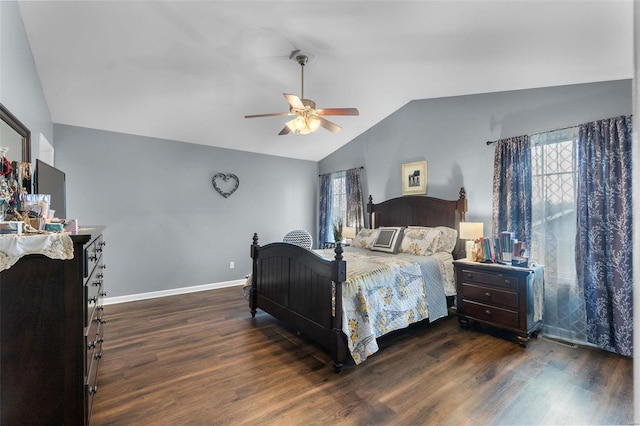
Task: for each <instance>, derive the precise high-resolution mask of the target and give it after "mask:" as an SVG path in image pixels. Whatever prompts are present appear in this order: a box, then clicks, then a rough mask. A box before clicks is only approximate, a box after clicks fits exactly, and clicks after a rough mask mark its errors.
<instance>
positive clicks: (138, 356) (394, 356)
mask: <svg viewBox="0 0 640 426" xmlns="http://www.w3.org/2000/svg"><path fill="white" fill-rule="evenodd" d="M105 317H106V319H107V320H108V323H107V324H106V331H105V342H104V346H103V357H102V360H101V362H100V370H99V373H98V393H97V394H96V397H95V402H94V406H93V416H92V425H94V426H99V425H134V424H135V425H181V424H196V425H238V424H260V425H269V424H274V425H275V424H277V425H280V424H287V425H289V424H291V425H296V424H304V425H329V424H331V425H343V424H344V425H371V424H381V425H435V424H437V425H466V424H473V425H484V424H491V425H498V424H510V425H513V424H631V423H632V421H633V407H632V360H631V359H630V358H623V357H620V356H617V355H615V354H611V353H608V352H604V351H600V350H597V349H592V348H583V347H580V348H571V347H568V346H565V345H562V344H558V343H554V342H551V341H548V340H546V339H544V338H538V339H533V340H532V341H531V342H530V343H529V345H528V347H527V348H526V349H523V348H521V347H520V346H518V345H517V344H516V343H514V342H513V341H512V340H510V336H509V335H502V334H500V333H498V332H494V331H492V330H490V329H477V328H471V329H468V330H463V329H461V328H460V327H459V325H458V321H457V319H456V317H455V316H454V315H451V316H449V317H448V318H443V319H441V320H438V321H436V322H434V323H433V324H419V325H417V326H413V327H410V328H409V329H407V330H404V331H401V332H396V333H394V334H392V335H389V336H387V337H385V338H384V339H381V342H380V346H381V350H380V351H379V352H378V353H376V354H374V355H373V356H371V357H370V358H368V359H367V360H366V361H365V362H364V363H362V364H360V365H359V366H357V367H354V366H347V367H345V369H344V370H343V372H342V374H340V375H337V374H335V373H334V371H333V368H332V366H331V362H330V359H329V357H328V356H327V355H326V354H325V353H324V352H323V351H321V350H320V349H318V348H317V347H315V346H314V345H312V344H310V343H308V342H307V341H306V340H305V339H304V337H300V336H297V335H296V334H295V332H294V331H292V330H289V329H286V328H284V326H283V325H282V323H280V322H279V321H277V320H275V319H274V318H272V317H271V316H269V315H268V314H265V313H264V312H261V311H260V312H258V314H257V315H256V318H255V319H252V318H251V315H250V313H249V308H248V304H247V302H246V301H245V300H244V298H243V297H242V291H241V289H240V288H239V287H230V288H225V289H220V290H211V291H204V292H199V293H190V294H185V295H180V296H172V297H165V298H159V299H151V300H146V301H140V302H130V303H123V304H118V305H108V306H106V307H105ZM483 331H488V333H487V332H483Z"/></svg>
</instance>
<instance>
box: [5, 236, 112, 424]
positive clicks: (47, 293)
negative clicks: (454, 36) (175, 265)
mask: <svg viewBox="0 0 640 426" xmlns="http://www.w3.org/2000/svg"><path fill="white" fill-rule="evenodd" d="M103 231H104V227H93V228H81V229H80V231H79V232H78V233H77V234H72V235H71V238H72V240H73V250H74V252H73V253H74V254H73V256H74V257H73V259H70V260H54V259H50V258H48V257H46V256H43V255H39V254H31V255H27V256H24V257H22V258H20V260H18V262H17V263H16V264H15V265H13V266H12V267H10V268H9V269H5V270H4V271H2V272H0V424H2V425H83V424H89V420H90V418H91V406H92V402H93V396H94V394H95V393H96V391H97V385H96V378H97V373H98V364H99V362H100V357H101V356H102V336H103V333H104V327H103V326H104V322H105V321H104V319H103V315H102V313H103V309H102V307H103V303H102V301H103V298H104V296H105V295H106V293H105V289H104V280H103V278H104V268H105V265H104V263H103V257H102V251H103V246H104V245H105V243H104V240H103V236H102V233H103Z"/></svg>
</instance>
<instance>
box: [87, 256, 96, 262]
mask: <svg viewBox="0 0 640 426" xmlns="http://www.w3.org/2000/svg"><path fill="white" fill-rule="evenodd" d="M89 260H90V261H92V262H95V261H96V260H98V256H96V255H95V254H93V255H91V256H89Z"/></svg>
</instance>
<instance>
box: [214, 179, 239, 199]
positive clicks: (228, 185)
mask: <svg viewBox="0 0 640 426" xmlns="http://www.w3.org/2000/svg"><path fill="white" fill-rule="evenodd" d="M211 183H213V187H214V188H215V189H216V191H218V193H219V194H220V195H222V196H223V197H224V198H227V197H228V196H229V195H231V194H233V193H234V192H236V189H238V186H240V179H238V176H236V175H234V174H233V173H227V174H224V173H216V174H215V175H214V176H213V179H211ZM221 187H222V188H221Z"/></svg>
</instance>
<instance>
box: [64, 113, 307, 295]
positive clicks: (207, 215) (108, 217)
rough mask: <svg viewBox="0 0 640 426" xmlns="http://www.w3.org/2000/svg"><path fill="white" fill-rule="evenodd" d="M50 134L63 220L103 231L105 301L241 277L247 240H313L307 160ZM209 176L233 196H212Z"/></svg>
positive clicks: (86, 133) (107, 136) (114, 136)
mask: <svg viewBox="0 0 640 426" xmlns="http://www.w3.org/2000/svg"><path fill="white" fill-rule="evenodd" d="M54 134H55V138H56V141H57V144H56V166H57V167H58V168H60V169H61V170H63V171H64V172H65V173H66V175H67V176H66V177H67V212H68V217H73V218H78V219H79V221H80V225H81V226H87V225H91V224H96V225H98V224H99V225H105V226H106V227H107V228H106V230H105V233H104V235H105V239H106V241H107V244H108V245H107V247H106V248H105V259H106V260H105V262H106V263H108V264H109V276H108V291H109V296H110V297H118V296H127V295H134V294H147V293H157V292H163V291H166V290H172V289H176V288H188V287H194V286H202V285H208V284H211V283H221V282H229V281H235V280H238V279H242V278H244V277H245V276H246V275H247V274H249V273H250V272H251V259H250V257H249V253H250V252H249V247H250V245H251V242H252V237H253V233H254V232H257V233H258V235H259V237H260V243H261V244H267V243H270V242H273V241H281V240H282V237H283V236H284V234H285V233H286V232H288V231H290V230H291V229H296V228H304V229H309V230H310V231H312V232H315V205H316V204H315V203H316V201H315V198H316V186H317V176H318V167H317V163H316V162H315V161H306V160H292V159H287V158H282V157H274V156H267V155H261V154H253V153H248V152H244V151H236V150H230V149H224V148H215V147H210V146H205V145H198V144H189V143H183V142H177V141H170V140H163V139H155V138H148V137H141V136H135V135H129V134H122V133H114V132H106V131H101V130H94V129H86V128H80V127H74V126H67V125H61V124H55V125H54ZM216 173H225V174H226V173H233V174H235V175H237V176H238V178H239V180H240V185H239V187H238V189H237V190H236V192H234V193H233V194H231V195H230V196H229V197H227V198H225V197H223V196H222V195H220V194H219V193H217V192H216V191H215V189H214V187H213V185H212V178H213V175H214V174H216ZM230 262H234V268H233V269H231V268H230ZM239 291H240V290H239ZM239 295H240V297H241V293H239Z"/></svg>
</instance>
